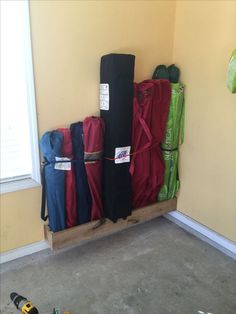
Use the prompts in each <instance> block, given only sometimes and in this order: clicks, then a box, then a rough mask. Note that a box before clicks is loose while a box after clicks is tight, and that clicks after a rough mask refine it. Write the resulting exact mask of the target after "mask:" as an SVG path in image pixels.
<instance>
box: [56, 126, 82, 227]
mask: <svg viewBox="0 0 236 314" xmlns="http://www.w3.org/2000/svg"><path fill="white" fill-rule="evenodd" d="M57 131H58V132H60V133H61V134H62V135H63V142H62V155H63V157H67V158H68V159H70V160H73V159H74V157H73V149H72V140H71V133H70V130H69V129H67V128H60V129H57ZM70 168H71V169H70V170H66V171H65V203H66V206H65V207H66V225H67V227H68V228H71V227H74V226H76V225H77V224H78V213H77V204H76V185H75V173H74V163H73V162H71V164H70Z"/></svg>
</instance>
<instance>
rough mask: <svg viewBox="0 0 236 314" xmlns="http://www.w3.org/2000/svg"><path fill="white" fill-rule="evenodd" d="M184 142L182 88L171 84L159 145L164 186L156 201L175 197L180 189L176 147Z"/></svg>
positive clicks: (180, 85) (178, 84) (177, 84)
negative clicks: (168, 106) (167, 111)
mask: <svg viewBox="0 0 236 314" xmlns="http://www.w3.org/2000/svg"><path fill="white" fill-rule="evenodd" d="M183 140H184V86H183V85H182V84H180V83H175V84H173V83H172V84H171V101H170V108H169V114H168V119H167V125H166V135H165V139H164V141H163V143H162V144H161V149H162V154H163V159H164V162H165V174H164V185H163V186H162V188H161V190H160V192H159V195H158V201H164V200H168V199H171V198H173V197H175V195H176V193H177V192H178V190H179V187H180V181H179V177H178V156H179V151H178V146H179V145H180V144H182V143H183Z"/></svg>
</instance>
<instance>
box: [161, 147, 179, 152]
mask: <svg viewBox="0 0 236 314" xmlns="http://www.w3.org/2000/svg"><path fill="white" fill-rule="evenodd" d="M178 149H179V148H178V147H176V148H162V147H161V150H162V151H163V152H174V151H177V150H178Z"/></svg>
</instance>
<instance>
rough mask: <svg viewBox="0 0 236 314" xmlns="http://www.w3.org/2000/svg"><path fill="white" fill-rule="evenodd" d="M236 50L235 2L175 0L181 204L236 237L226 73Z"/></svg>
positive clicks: (232, 108) (233, 138)
mask: <svg viewBox="0 0 236 314" xmlns="http://www.w3.org/2000/svg"><path fill="white" fill-rule="evenodd" d="M234 48H236V1H177V4H176V24H175V41H174V60H175V61H176V63H177V64H178V65H179V66H180V67H181V69H182V76H181V78H182V81H183V82H184V83H185V84H186V86H187V87H186V128H185V135H186V136H185V142H184V145H183V147H182V150H181V173H180V174H181V191H180V195H179V199H178V208H179V210H180V211H181V212H183V213H184V214H186V215H188V216H190V217H192V218H193V219H195V220H197V221H199V222H200V223H202V224H204V225H206V226H207V227H209V228H211V229H213V230H215V231H216V232H218V233H220V234H222V235H224V236H225V237H228V238H229V239H231V240H234V241H236V94H230V92H229V91H228V89H227V87H226V71H227V64H228V61H229V57H230V54H231V52H232V50H233V49H234Z"/></svg>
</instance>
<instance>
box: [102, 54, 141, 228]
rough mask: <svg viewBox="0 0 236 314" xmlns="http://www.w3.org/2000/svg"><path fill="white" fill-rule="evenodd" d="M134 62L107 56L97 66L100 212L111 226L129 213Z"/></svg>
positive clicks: (130, 56)
mask: <svg viewBox="0 0 236 314" xmlns="http://www.w3.org/2000/svg"><path fill="white" fill-rule="evenodd" d="M134 61H135V57H134V56H133V55H126V54H109V55H106V56H103V57H102V58H101V65H100V83H101V84H100V115H101V117H102V118H103V120H104V122H105V135H104V161H103V179H102V180H103V183H102V191H103V209H104V214H105V217H107V218H109V219H111V220H112V221H113V222H116V221H117V219H119V218H124V219H125V218H126V217H127V216H129V215H130V214H131V211H132V204H131V178H130V173H129V167H130V157H129V153H130V150H131V132H132V112H133V105H132V104H133V79H134Z"/></svg>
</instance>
